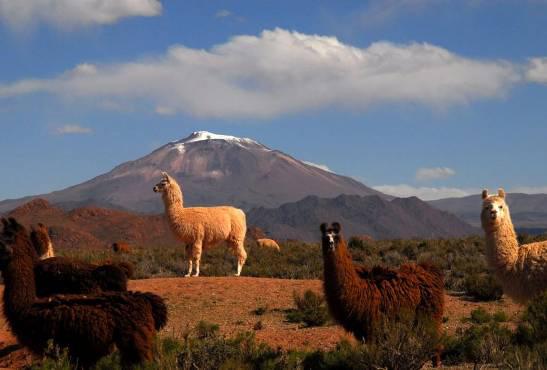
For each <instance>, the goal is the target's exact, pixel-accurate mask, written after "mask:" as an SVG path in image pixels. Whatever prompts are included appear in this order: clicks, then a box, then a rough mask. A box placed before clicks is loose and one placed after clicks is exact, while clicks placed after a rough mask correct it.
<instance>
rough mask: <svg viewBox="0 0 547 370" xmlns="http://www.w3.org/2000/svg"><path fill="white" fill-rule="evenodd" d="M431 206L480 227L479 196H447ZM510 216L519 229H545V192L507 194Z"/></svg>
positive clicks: (546, 202) (546, 214) (480, 201)
mask: <svg viewBox="0 0 547 370" xmlns="http://www.w3.org/2000/svg"><path fill="white" fill-rule="evenodd" d="M428 203H429V204H430V205H432V206H433V207H435V208H437V209H440V210H444V211H447V212H450V213H453V214H455V215H456V216H458V217H459V218H461V219H462V220H464V221H466V222H467V223H469V224H471V225H473V226H477V227H480V212H481V204H482V200H481V196H480V194H477V195H471V196H468V197H463V198H447V199H439V200H433V201H430V202H428ZM507 203H508V205H509V208H510V209H511V218H512V219H513V224H514V225H515V227H516V228H518V229H521V230H526V229H528V230H536V231H537V232H542V231H547V194H520V193H510V194H507Z"/></svg>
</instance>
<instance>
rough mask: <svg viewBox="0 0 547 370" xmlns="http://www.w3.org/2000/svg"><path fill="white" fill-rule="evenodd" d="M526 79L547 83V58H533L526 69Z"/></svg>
mask: <svg viewBox="0 0 547 370" xmlns="http://www.w3.org/2000/svg"><path fill="white" fill-rule="evenodd" d="M526 79H527V80H528V81H531V82H537V83H543V84H547V58H532V59H530V63H529V64H528V67H527V69H526Z"/></svg>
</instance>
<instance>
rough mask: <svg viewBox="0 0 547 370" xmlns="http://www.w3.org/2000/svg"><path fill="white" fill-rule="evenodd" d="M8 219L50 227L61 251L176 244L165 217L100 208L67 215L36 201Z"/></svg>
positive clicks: (45, 203) (16, 211) (76, 210)
mask: <svg viewBox="0 0 547 370" xmlns="http://www.w3.org/2000/svg"><path fill="white" fill-rule="evenodd" d="M7 216H13V217H16V218H17V219H18V220H19V221H21V222H22V223H23V224H26V225H30V224H36V223H38V222H42V223H43V224H45V225H46V226H48V227H49V231H50V235H51V237H52V241H53V243H54V246H55V248H56V249H57V250H70V249H75V248H86V249H103V248H108V247H110V245H111V244H112V243H113V242H114V241H126V242H128V243H130V244H132V245H137V246H144V247H146V246H155V247H157V246H161V245H168V244H173V243H176V241H175V239H174V238H173V237H172V236H171V232H170V230H169V229H168V225H167V223H166V222H165V219H164V218H163V216H162V215H156V216H149V215H141V214H135V213H131V212H125V211H119V210H113V209H105V208H98V207H84V208H76V209H73V210H71V211H63V210H62V209H60V208H58V207H55V206H53V205H51V204H50V203H49V202H48V201H46V200H44V199H34V200H32V201H30V202H28V203H25V204H24V205H22V206H20V207H18V208H16V209H14V210H12V211H11V212H9V214H8V215H7Z"/></svg>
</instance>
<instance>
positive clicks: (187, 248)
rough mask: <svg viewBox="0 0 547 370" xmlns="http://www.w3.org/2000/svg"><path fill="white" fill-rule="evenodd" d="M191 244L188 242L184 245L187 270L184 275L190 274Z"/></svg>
mask: <svg viewBox="0 0 547 370" xmlns="http://www.w3.org/2000/svg"><path fill="white" fill-rule="evenodd" d="M191 253H192V246H191V245H190V244H187V245H186V248H185V255H186V259H187V260H188V272H187V273H186V275H184V276H185V277H189V276H191V275H192V254H191Z"/></svg>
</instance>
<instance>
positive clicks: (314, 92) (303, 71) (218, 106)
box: [0, 29, 520, 118]
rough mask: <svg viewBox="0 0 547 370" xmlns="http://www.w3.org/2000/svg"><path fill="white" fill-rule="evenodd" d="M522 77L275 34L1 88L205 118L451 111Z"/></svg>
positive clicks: (417, 49) (422, 46)
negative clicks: (376, 108)
mask: <svg viewBox="0 0 547 370" xmlns="http://www.w3.org/2000/svg"><path fill="white" fill-rule="evenodd" d="M519 78H520V75H519V73H518V69H517V68H516V67H515V66H513V65H511V64H510V63H508V62H504V61H497V60H496V61H486V60H473V59H469V58H464V57H461V56H458V55H456V54H453V53H451V52H450V51H448V50H446V49H443V48H441V47H437V46H434V45H430V44H427V43H411V44H406V45H399V44H393V43H389V42H376V43H373V44H371V45H370V46H369V47H367V48H357V47H352V46H350V45H347V44H343V43H341V42H340V41H339V40H337V39H336V38H335V37H325V36H317V35H306V34H302V33H298V32H289V31H286V30H283V29H275V30H273V31H263V32H262V33H261V35H260V36H258V37H255V36H237V37H234V38H232V39H230V40H229V41H228V42H226V43H224V44H221V45H217V46H214V47H213V48H211V49H210V50H201V49H191V48H187V47H184V46H180V45H176V46H173V47H171V48H170V49H169V50H168V51H167V53H166V54H165V55H160V56H157V57H155V58H148V59H142V60H136V61H130V62H127V63H119V64H106V65H97V66H94V65H91V64H82V65H80V66H77V67H76V68H74V69H72V70H68V71H67V72H65V73H63V74H62V75H60V76H58V77H55V78H52V79H33V78H29V79H26V80H19V81H15V82H13V83H10V84H0V98H2V97H12V96H18V95H24V94H30V93H36V92H45V93H51V94H56V95H61V96H66V97H70V98H75V99H78V98H80V99H83V98H86V99H100V100H105V99H106V100H109V99H113V100H116V101H121V100H126V101H130V102H134V103H138V105H142V102H146V103H148V104H150V105H152V107H158V106H161V107H164V108H165V109H171V110H173V111H176V112H177V113H181V112H182V113H186V114H191V115H194V116H199V117H216V118H242V117H250V118H270V117H274V116H279V115H282V114H288V113H294V112H301V111H309V110H313V109H321V108H325V107H337V108H340V109H345V108H350V109H355V110H365V109H367V107H368V106H370V105H373V104H389V103H406V102H410V103H417V104H422V105H425V106H429V107H432V108H445V107H447V106H450V105H454V104H465V103H468V102H471V101H474V100H477V99H488V98H498V97H500V96H503V95H504V93H506V92H507V91H508V90H509V88H510V87H511V86H512V85H513V84H514V83H516V82H518V81H519Z"/></svg>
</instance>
